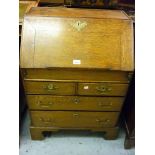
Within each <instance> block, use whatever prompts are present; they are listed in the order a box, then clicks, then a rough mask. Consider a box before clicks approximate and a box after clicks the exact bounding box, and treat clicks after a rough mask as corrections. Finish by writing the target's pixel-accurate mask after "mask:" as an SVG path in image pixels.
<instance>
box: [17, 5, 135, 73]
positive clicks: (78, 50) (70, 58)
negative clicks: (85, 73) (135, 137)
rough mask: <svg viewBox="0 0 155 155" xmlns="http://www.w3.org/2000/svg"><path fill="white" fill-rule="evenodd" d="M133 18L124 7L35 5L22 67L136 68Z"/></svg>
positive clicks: (29, 17) (27, 25) (25, 29)
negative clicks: (50, 6)
mask: <svg viewBox="0 0 155 155" xmlns="http://www.w3.org/2000/svg"><path fill="white" fill-rule="evenodd" d="M133 60H134V59H133V28H132V21H131V20H130V19H129V18H128V16H126V14H125V13H124V12H122V11H110V10H88V9H70V8H32V9H31V10H30V12H29V13H27V15H26V16H25V18H24V26H23V32H22V41H21V53H20V67H21V68H53V67H61V68H62V67H63V68H95V69H97V68H98V69H109V70H120V71H132V70H133V69H134V64H133Z"/></svg>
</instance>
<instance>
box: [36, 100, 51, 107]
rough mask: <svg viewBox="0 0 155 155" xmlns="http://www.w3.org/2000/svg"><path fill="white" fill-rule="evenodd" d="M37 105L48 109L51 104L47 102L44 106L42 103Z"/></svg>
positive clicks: (39, 102)
mask: <svg viewBox="0 0 155 155" xmlns="http://www.w3.org/2000/svg"><path fill="white" fill-rule="evenodd" d="M37 104H38V105H39V106H41V107H45V108H48V107H50V106H51V105H53V103H52V102H48V103H47V104H44V103H42V102H41V101H38V103H37Z"/></svg>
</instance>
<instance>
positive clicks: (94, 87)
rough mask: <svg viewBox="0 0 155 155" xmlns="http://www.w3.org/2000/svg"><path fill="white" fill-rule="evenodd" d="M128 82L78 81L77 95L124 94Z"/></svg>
mask: <svg viewBox="0 0 155 155" xmlns="http://www.w3.org/2000/svg"><path fill="white" fill-rule="evenodd" d="M127 89H128V84H112V83H79V84H78V94H79V95H94V96H96V95H99V96H125V95H126V92H127Z"/></svg>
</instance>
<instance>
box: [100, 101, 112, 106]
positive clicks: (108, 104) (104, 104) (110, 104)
mask: <svg viewBox="0 0 155 155" xmlns="http://www.w3.org/2000/svg"><path fill="white" fill-rule="evenodd" d="M98 105H99V106H101V107H109V106H112V103H111V102H110V103H107V104H106V103H101V102H100V103H99V104H98Z"/></svg>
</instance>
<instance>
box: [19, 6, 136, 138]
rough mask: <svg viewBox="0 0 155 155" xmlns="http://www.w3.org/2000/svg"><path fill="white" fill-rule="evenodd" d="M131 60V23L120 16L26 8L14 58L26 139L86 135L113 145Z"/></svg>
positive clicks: (97, 11)
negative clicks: (18, 71) (17, 57)
mask: <svg viewBox="0 0 155 155" xmlns="http://www.w3.org/2000/svg"><path fill="white" fill-rule="evenodd" d="M133 59H134V58H133V28H132V21H131V20H130V19H129V17H128V16H127V15H126V14H125V13H124V12H122V11H111V10H87V9H71V8H46V7H45V8H39V7H38V8H32V9H31V10H30V11H29V12H28V13H27V14H26V16H25V18H24V26H23V30H22V41H21V53H20V68H21V72H22V78H23V84H24V88H25V92H26V96H27V102H28V107H29V112H30V117H31V126H30V132H31V138H32V139H33V140H41V139H43V138H44V137H43V134H42V133H43V132H45V131H51V132H54V131H58V130H91V131H100V132H103V133H104V137H105V138H106V139H115V138H116V137H117V134H118V129H119V127H118V126H119V115H120V112H121V109H122V106H123V102H124V99H125V96H126V93H127V90H128V85H129V83H130V79H131V77H132V73H133V69H134V63H133Z"/></svg>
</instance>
